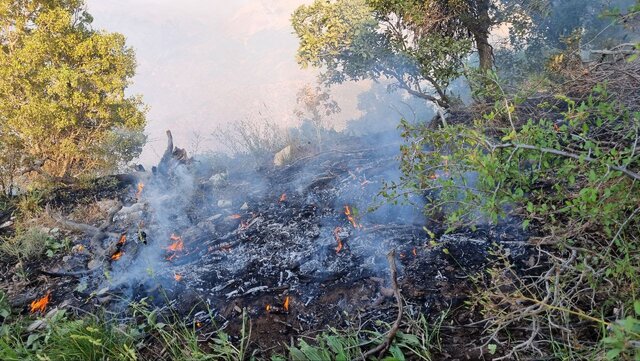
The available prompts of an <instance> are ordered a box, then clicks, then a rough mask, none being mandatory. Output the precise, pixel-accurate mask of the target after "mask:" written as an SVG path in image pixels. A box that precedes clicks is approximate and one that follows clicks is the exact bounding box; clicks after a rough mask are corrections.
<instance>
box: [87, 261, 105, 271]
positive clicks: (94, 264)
mask: <svg viewBox="0 0 640 361" xmlns="http://www.w3.org/2000/svg"><path fill="white" fill-rule="evenodd" d="M101 264H102V263H101V262H100V261H98V260H96V259H92V260H91V261H89V263H87V267H88V268H89V269H95V268H96V267H100V265H101Z"/></svg>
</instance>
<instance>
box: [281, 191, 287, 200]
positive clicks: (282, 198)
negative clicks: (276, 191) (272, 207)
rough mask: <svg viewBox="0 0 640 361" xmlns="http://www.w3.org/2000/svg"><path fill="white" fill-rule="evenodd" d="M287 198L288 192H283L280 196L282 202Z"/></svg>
mask: <svg viewBox="0 0 640 361" xmlns="http://www.w3.org/2000/svg"><path fill="white" fill-rule="evenodd" d="M286 200H287V193H282V195H281V196H280V202H284V201H286Z"/></svg>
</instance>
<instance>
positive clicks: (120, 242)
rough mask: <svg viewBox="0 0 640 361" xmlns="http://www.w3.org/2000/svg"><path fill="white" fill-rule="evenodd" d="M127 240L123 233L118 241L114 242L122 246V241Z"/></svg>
mask: <svg viewBox="0 0 640 361" xmlns="http://www.w3.org/2000/svg"><path fill="white" fill-rule="evenodd" d="M126 241H127V235H126V234H123V235H121V236H120V239H119V240H118V243H116V244H117V245H118V246H121V247H122V246H124V243H125V242H126Z"/></svg>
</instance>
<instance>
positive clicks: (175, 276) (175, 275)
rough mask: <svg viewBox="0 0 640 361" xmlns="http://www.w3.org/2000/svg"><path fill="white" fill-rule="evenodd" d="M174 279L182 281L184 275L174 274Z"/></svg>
mask: <svg viewBox="0 0 640 361" xmlns="http://www.w3.org/2000/svg"><path fill="white" fill-rule="evenodd" d="M173 279H174V280H176V282H180V281H182V275H180V274H177V273H176V274H174V275H173Z"/></svg>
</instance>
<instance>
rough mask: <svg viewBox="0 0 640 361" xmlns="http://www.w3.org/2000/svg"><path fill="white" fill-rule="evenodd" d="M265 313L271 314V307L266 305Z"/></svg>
mask: <svg viewBox="0 0 640 361" xmlns="http://www.w3.org/2000/svg"><path fill="white" fill-rule="evenodd" d="M264 309H265V310H266V311H267V312H271V305H270V304H267V306H266V307H265V308H264Z"/></svg>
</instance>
